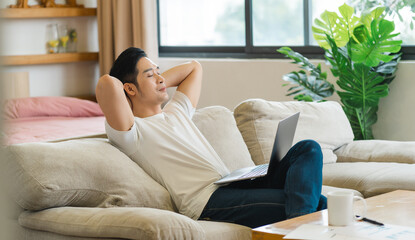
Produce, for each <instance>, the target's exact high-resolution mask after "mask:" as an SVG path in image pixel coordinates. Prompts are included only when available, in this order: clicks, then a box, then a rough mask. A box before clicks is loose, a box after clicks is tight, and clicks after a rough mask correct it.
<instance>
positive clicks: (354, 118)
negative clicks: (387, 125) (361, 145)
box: [343, 106, 378, 140]
mask: <svg viewBox="0 0 415 240" xmlns="http://www.w3.org/2000/svg"><path fill="white" fill-rule="evenodd" d="M343 110H344V112H345V113H346V116H347V118H348V119H349V122H350V125H351V126H352V130H353V134H354V139H355V140H360V139H373V133H372V125H373V124H375V123H376V122H377V120H378V117H377V111H378V106H375V107H366V108H365V109H364V110H363V109H362V108H349V107H346V106H343Z"/></svg>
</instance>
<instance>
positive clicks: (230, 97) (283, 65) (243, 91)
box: [159, 58, 415, 141]
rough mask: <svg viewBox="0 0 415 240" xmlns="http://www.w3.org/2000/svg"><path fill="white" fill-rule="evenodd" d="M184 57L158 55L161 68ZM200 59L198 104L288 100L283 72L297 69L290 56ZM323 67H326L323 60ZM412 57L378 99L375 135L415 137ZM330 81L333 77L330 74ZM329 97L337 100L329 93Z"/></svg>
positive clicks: (413, 138) (402, 63) (402, 137)
mask: <svg viewBox="0 0 415 240" xmlns="http://www.w3.org/2000/svg"><path fill="white" fill-rule="evenodd" d="M187 60H189V59H183V58H160V59H159V65H160V68H161V70H162V71H165V70H166V69H168V68H170V67H172V66H174V65H176V64H179V63H182V62H185V61H187ZM197 60H199V61H200V62H201V64H202V66H203V69H204V72H203V77H204V80H203V87H202V95H201V98H200V102H199V107H205V106H210V105H223V106H225V107H227V108H229V109H231V110H232V109H233V108H234V107H235V106H236V105H237V104H238V103H240V102H241V101H243V100H245V99H248V98H263V99H267V100H273V101H291V100H292V98H291V97H287V96H285V95H286V93H287V90H288V87H282V84H284V83H286V82H285V81H283V80H282V76H283V75H284V74H286V73H288V72H290V71H293V70H298V67H297V66H296V65H294V64H291V63H290V61H289V60H268V59H266V60H264V59H244V60H236V59H197ZM312 62H313V63H319V62H320V63H321V64H322V67H323V71H328V72H329V69H328V67H327V66H326V65H325V64H324V61H322V60H314V61H312ZM414 80H415V61H401V63H400V65H399V70H398V73H397V76H396V78H395V80H394V81H393V82H392V83H391V85H390V93H389V96H387V97H386V98H384V99H381V102H380V105H379V108H380V110H379V112H378V123H377V124H376V125H374V129H373V131H374V135H375V137H376V138H377V139H388V140H402V141H415V111H414V110H415V107H414V106H415V94H413V93H414V90H415V81H414ZM330 81H331V82H332V83H333V82H334V79H333V77H332V76H330ZM330 100H335V101H338V100H339V97H338V96H337V94H336V95H334V96H332V97H331V98H330Z"/></svg>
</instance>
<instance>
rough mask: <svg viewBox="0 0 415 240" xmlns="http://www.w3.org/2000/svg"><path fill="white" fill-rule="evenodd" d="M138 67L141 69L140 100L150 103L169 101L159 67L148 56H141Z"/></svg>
mask: <svg viewBox="0 0 415 240" xmlns="http://www.w3.org/2000/svg"><path fill="white" fill-rule="evenodd" d="M137 67H138V70H139V73H138V76H137V82H138V86H139V87H138V88H139V89H138V97H139V99H140V101H143V102H147V103H149V104H161V103H163V102H165V101H167V100H168V98H169V96H168V94H167V90H166V85H165V82H164V78H163V77H162V76H161V75H160V69H159V67H158V66H157V65H156V64H155V63H154V62H152V61H151V60H150V59H149V58H147V57H143V58H141V59H140V60H139V61H138V63H137Z"/></svg>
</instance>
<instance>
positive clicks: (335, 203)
mask: <svg viewBox="0 0 415 240" xmlns="http://www.w3.org/2000/svg"><path fill="white" fill-rule="evenodd" d="M355 200H360V201H362V202H363V206H364V210H363V213H361V214H359V215H360V216H359V217H357V216H356V215H355V214H354V211H353V202H354V201H355ZM327 209H328V215H329V225H331V226H347V225H350V224H352V222H353V221H354V220H362V219H363V218H364V217H365V215H366V210H367V206H366V201H365V200H364V199H363V198H362V197H359V196H354V194H353V192H352V191H346V190H345V191H333V192H329V193H328V194H327Z"/></svg>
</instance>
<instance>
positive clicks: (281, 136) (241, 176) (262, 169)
mask: <svg viewBox="0 0 415 240" xmlns="http://www.w3.org/2000/svg"><path fill="white" fill-rule="evenodd" d="M299 116H300V113H299V112H298V113H295V114H293V115H291V116H289V117H287V118H285V119H283V120H281V121H280V122H279V123H278V127H277V133H276V134H275V140H274V146H273V148H272V153H271V159H270V162H269V164H262V165H258V166H254V167H247V168H241V169H238V170H235V171H233V172H231V173H230V174H228V175H226V176H225V177H223V178H221V179H220V180H218V181H216V182H215V184H217V185H226V184H229V183H231V182H236V181H241V180H246V179H254V178H258V177H264V176H266V175H267V173H268V167H269V166H270V165H271V166H272V165H273V161H278V162H279V161H281V160H282V159H283V157H284V156H285V155H286V154H287V152H288V151H289V150H290V148H291V146H292V144H293V139H294V134H295V129H296V128H297V122H298V118H299ZM274 164H275V163H274Z"/></svg>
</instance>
